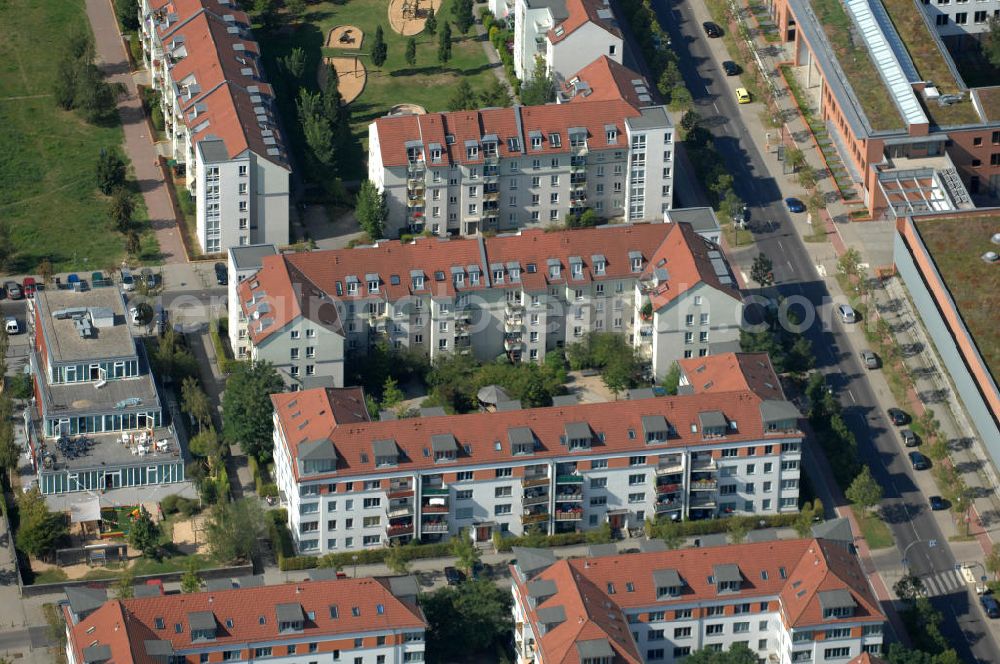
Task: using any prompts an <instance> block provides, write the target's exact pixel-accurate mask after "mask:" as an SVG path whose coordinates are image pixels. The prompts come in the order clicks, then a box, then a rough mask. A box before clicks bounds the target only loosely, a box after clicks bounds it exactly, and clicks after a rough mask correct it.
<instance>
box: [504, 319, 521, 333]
mask: <svg viewBox="0 0 1000 664" xmlns="http://www.w3.org/2000/svg"><path fill="white" fill-rule="evenodd" d="M523 327H524V319H523V318H521V316H505V317H504V321H503V331H504V332H507V333H508V334H509V333H512V332H518V333H520V332H521V331H522V328H523Z"/></svg>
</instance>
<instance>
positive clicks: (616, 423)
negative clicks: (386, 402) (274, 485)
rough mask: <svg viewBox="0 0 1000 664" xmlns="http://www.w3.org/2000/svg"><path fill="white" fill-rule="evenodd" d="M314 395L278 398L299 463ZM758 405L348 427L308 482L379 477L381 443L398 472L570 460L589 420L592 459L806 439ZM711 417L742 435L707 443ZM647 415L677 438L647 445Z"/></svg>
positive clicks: (557, 412) (721, 402)
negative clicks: (441, 440) (772, 420)
mask: <svg viewBox="0 0 1000 664" xmlns="http://www.w3.org/2000/svg"><path fill="white" fill-rule="evenodd" d="M320 389H322V388H320ZM314 391H315V390H304V391H302V392H296V393H294V395H280V396H279V397H278V398H275V399H273V401H274V404H275V412H276V413H277V417H278V423H279V426H280V427H281V431H282V433H283V435H284V439H285V441H286V442H287V444H288V447H289V453H290V457H291V458H293V459H294V458H296V457H297V450H298V446H299V445H300V444H302V443H305V442H313V441H315V440H317V439H316V438H315V437H314V436H309V435H304V433H303V432H301V431H299V430H298V427H299V426H300V424H301V422H302V421H304V420H309V421H312V420H313V418H314V416H315V413H314V412H307V411H306V410H304V407H303V405H302V404H303V403H304V402H303V401H302V400H301V397H302V396H306V395H310V396H311V393H312V392H314ZM294 396H298V397H299V402H298V403H296V404H295V405H291V404H290V403H289V402H290V401H291V400H292V399H293V398H294ZM310 403H313V402H312V401H310ZM760 404H761V399H760V397H758V396H757V395H755V394H754V393H753V392H727V393H718V394H697V395H682V396H675V397H656V398H649V399H637V400H633V401H614V402H607V403H589V404H576V405H571V406H552V407H548V408H533V409H528V410H517V411H502V412H491V413H470V414H467V415H444V416H436V417H418V418H408V419H401V420H390V421H378V422H363V423H357V424H346V425H340V426H336V427H334V428H333V430H332V432H331V433H330V435H329V440H330V441H331V442H332V443H333V445H334V448H335V450H336V452H337V459H338V462H337V471H336V473H327V474H319V475H310V476H309V478H308V479H309V480H314V479H326V478H329V477H350V476H354V475H367V474H372V473H377V472H379V468H377V467H376V465H375V455H374V454H373V453H372V449H373V448H372V443H373V442H374V441H376V440H394V441H395V442H396V445H397V447H398V448H399V449H400V450H401V453H400V455H399V460H398V467H397V468H398V470H400V471H404V470H405V471H415V470H417V469H429V468H438V469H441V470H442V471H447V470H451V469H454V468H456V467H462V466H465V465H469V464H498V463H503V462H519V463H525V462H530V461H531V460H532V459H538V460H544V459H548V458H552V457H562V456H567V455H569V454H570V453H569V452H568V450H567V449H565V447H564V444H563V441H564V440H565V435H566V429H565V427H566V424H568V423H571V422H585V423H587V424H588V425H589V426H590V429H591V431H592V432H593V434H594V440H593V442H592V447H591V450H590V451H589V452H587V454H601V453H618V454H621V453H624V452H629V451H636V452H638V451H642V452H644V453H646V454H649V455H655V454H659V453H664V452H668V451H670V450H672V449H675V448H677V447H685V446H711V447H718V446H720V445H726V444H739V443H750V442H756V441H762V440H767V439H772V440H773V439H787V438H789V437H792V438H801V435H802V434H801V433H800V432H798V431H785V432H770V433H769V432H767V431H765V428H764V425H763V422H762V420H761V414H760ZM709 411H719V412H721V413H723V415H724V416H725V417H726V419H727V420H728V421H730V422H736V423H737V425H738V427H739V428H738V430H737V431H732V430H727V435H725V436H723V437H713V438H704V437H703V434H702V433H701V430H700V419H699V414H700V413H704V412H709ZM296 413H298V415H296ZM647 415H651V416H656V415H661V416H663V417H664V418H665V419H666V421H667V422H668V424H670V425H673V427H674V428H675V430H676V435H674V436H671V437H670V438H669V439H668V440H667V441H666V442H665V443H662V444H653V445H647V444H646V443H645V434H644V429H643V426H642V417H643V416H647ZM317 427H318V425H317ZM514 427H528V428H529V429H531V431H532V432H533V433H534V436H535V439H536V440H537V441H538V447H536V450H535V453H534V454H533V455H530V456H514V455H513V454H512V453H511V447H510V442H509V440H508V437H507V431H508V429H511V428H514ZM692 428H694V429H695V430H696V431H692ZM317 431H319V428H317ZM630 432H631V433H630ZM437 434H451V435H453V436H454V438H455V441H456V443H457V445H458V452H457V455H456V459H455V460H453V461H448V462H435V459H434V456H433V454H431V448H432V444H431V437H432V436H435V435H437ZM498 443H499V445H498ZM466 446H468V448H467V449H466ZM293 469H295V471H296V477H298V475H297V473H298V467H297V464H293Z"/></svg>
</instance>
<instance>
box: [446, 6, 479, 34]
mask: <svg viewBox="0 0 1000 664" xmlns="http://www.w3.org/2000/svg"><path fill="white" fill-rule="evenodd" d="M451 11H452V14H453V15H454V17H455V27H456V28H458V31H459V32H461V33H462V34H463V35H464V34H466V33H468V32H469V28H471V27H472V24H473V23H475V21H476V19H475V17H474V16H473V15H472V0H457V1H456V2H455V4H453V5H452V6H451Z"/></svg>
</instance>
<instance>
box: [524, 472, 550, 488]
mask: <svg viewBox="0 0 1000 664" xmlns="http://www.w3.org/2000/svg"><path fill="white" fill-rule="evenodd" d="M548 484H549V478H548V476H547V475H546V474H545V473H532V474H531V475H525V476H524V477H522V478H521V486H522V487H524V488H525V489H527V488H529V487H533V486H548Z"/></svg>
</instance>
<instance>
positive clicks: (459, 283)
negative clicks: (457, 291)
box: [453, 272, 465, 286]
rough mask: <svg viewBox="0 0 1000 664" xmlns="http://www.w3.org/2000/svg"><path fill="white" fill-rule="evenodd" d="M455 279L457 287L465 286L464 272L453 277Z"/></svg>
mask: <svg viewBox="0 0 1000 664" xmlns="http://www.w3.org/2000/svg"><path fill="white" fill-rule="evenodd" d="M453 277H454V279H453V281H454V283H455V286H464V285H465V273H464V272H456V273H455V274H454V275H453Z"/></svg>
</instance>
